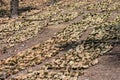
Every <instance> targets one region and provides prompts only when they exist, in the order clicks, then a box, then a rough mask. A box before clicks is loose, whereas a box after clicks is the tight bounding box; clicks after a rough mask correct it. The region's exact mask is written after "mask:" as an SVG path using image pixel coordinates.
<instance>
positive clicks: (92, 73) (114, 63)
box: [78, 44, 120, 80]
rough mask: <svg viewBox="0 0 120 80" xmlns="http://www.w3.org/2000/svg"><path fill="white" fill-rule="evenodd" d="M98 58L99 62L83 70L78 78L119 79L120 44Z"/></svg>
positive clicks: (86, 79)
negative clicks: (82, 73)
mask: <svg viewBox="0 0 120 80" xmlns="http://www.w3.org/2000/svg"><path fill="white" fill-rule="evenodd" d="M98 60H99V63H98V64H97V65H95V66H92V67H90V68H88V69H86V70H84V75H83V76H80V77H79V79H78V80H120V44H119V45H118V46H116V47H114V48H113V50H112V51H111V52H109V53H107V54H105V55H103V56H101V57H100V58H99V59H98Z"/></svg>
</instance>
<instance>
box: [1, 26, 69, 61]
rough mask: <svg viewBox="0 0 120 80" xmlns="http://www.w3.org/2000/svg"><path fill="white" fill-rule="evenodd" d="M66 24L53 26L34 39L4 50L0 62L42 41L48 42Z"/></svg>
mask: <svg viewBox="0 0 120 80" xmlns="http://www.w3.org/2000/svg"><path fill="white" fill-rule="evenodd" d="M66 25H67V24H59V25H57V26H56V25H53V26H48V27H46V28H45V29H44V30H43V31H42V32H40V33H39V34H38V35H37V36H36V37H33V38H31V39H29V40H26V41H24V42H21V43H18V44H16V45H15V46H13V47H11V48H9V49H7V50H5V53H4V54H3V52H2V54H1V56H0V60H2V59H6V58H8V57H10V56H13V55H15V54H17V53H18V52H21V51H24V50H25V49H28V48H31V47H32V46H34V45H37V44H38V43H39V44H40V43H42V42H43V41H46V40H48V39H49V38H51V37H52V36H53V35H54V34H55V33H56V32H59V31H61V30H62V29H64V28H65V27H66Z"/></svg>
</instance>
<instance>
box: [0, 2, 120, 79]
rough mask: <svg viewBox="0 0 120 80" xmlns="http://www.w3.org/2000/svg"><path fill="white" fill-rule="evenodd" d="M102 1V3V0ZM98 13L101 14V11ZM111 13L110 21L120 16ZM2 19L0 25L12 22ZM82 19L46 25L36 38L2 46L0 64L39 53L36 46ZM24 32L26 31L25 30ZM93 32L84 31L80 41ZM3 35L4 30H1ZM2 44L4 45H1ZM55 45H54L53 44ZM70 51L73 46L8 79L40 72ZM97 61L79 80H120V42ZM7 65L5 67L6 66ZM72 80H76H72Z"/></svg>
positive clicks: (85, 70)
mask: <svg viewBox="0 0 120 80" xmlns="http://www.w3.org/2000/svg"><path fill="white" fill-rule="evenodd" d="M36 1H39V0H36ZM40 1H41V0H40ZM100 1H102V0H100ZM26 2H27V0H26ZM28 2H29V1H28ZM35 3H37V2H35ZM21 4H22V3H21ZM41 4H42V3H41ZM38 5H39V4H38ZM38 5H37V4H36V6H38ZM44 6H46V5H44ZM39 7H40V6H39ZM34 11H35V10H34ZM53 11H54V10H53ZM85 12H86V13H85V14H87V11H85ZM89 12H90V13H92V12H93V11H88V14H89ZM27 13H28V14H32V11H30V12H27ZM97 13H99V11H98V12H97ZM111 13H112V14H114V15H113V16H110V17H109V20H112V18H114V16H115V17H116V16H117V15H119V11H113V12H111ZM85 14H84V15H85ZM21 15H22V16H24V15H26V13H23V14H21ZM55 15H56V14H55ZM0 19H1V20H0V25H2V24H3V25H4V24H7V23H8V22H10V21H11V19H8V18H7V17H5V18H4V17H1V18H0ZM18 19H20V18H18ZM81 19H83V17H81V16H77V17H75V18H74V19H72V20H70V21H68V22H62V23H60V24H53V25H47V27H46V25H45V28H43V29H41V30H40V31H38V33H37V34H35V35H36V36H32V38H28V39H27V40H24V41H21V42H19V41H18V42H15V45H13V46H11V47H9V48H6V47H1V46H0V60H1V62H0V64H2V63H4V61H5V62H6V61H7V59H8V61H9V58H13V59H14V58H16V56H17V57H18V56H19V55H20V53H21V54H25V55H27V54H26V53H25V51H27V50H29V49H30V52H31V53H32V52H33V53H37V52H34V51H36V50H33V48H34V47H36V45H37V47H38V45H39V44H42V43H44V42H45V41H47V40H49V39H51V38H53V39H54V36H55V35H56V33H59V32H61V31H63V30H64V29H65V28H66V26H70V25H71V24H72V23H74V22H78V21H80V20H81ZM13 21H14V20H13ZM48 23H49V22H48ZM22 30H24V28H23V29H22ZM22 30H21V31H22ZM92 30H93V28H92ZM18 32H19V31H18ZM91 32H92V31H91V30H89V28H88V29H86V31H83V32H82V33H83V34H82V35H81V36H80V37H81V38H80V39H78V41H83V40H86V39H87V37H88V36H89V33H91ZM1 34H2V29H1ZM3 40H4V38H3ZM58 40H59V38H58ZM76 41H77V40H76ZM1 42H2V39H1ZM56 42H57V41H56ZM0 44H2V43H0ZM45 44H46V43H45ZM6 45H8V44H7V41H6V43H5V46H6ZM51 45H52V44H51ZM53 45H54V43H53ZM43 47H44V46H43ZM75 48H76V47H75ZM40 49H42V48H40ZM46 49H47V48H46ZM55 49H56V47H55ZM70 49H74V48H73V47H72V46H71V45H68V46H67V47H66V48H65V49H64V50H62V51H59V54H57V55H55V56H52V57H50V58H49V59H45V60H43V61H42V63H40V64H37V65H35V66H29V67H25V70H24V69H23V70H21V71H18V72H17V73H15V74H12V75H8V77H7V78H6V79H8V80H9V79H12V78H14V77H17V76H18V77H19V76H21V75H24V74H28V71H29V70H32V71H37V70H39V68H40V67H41V66H44V64H46V63H47V62H52V60H54V59H56V58H57V57H58V56H59V57H62V56H64V55H63V54H66V53H67V52H68V51H69V50H70ZM50 50H51V49H50ZM50 50H48V51H46V53H47V52H50ZM28 52H29V51H28ZM41 52H42V51H41ZM53 52H54V51H53ZM27 56H28V55H27ZM28 57H29V56H28ZM96 60H98V61H97V62H96V63H95V65H94V66H90V67H89V68H87V69H83V72H84V74H83V75H81V76H79V77H77V80H119V79H120V42H118V43H115V45H114V46H113V48H112V50H110V51H108V52H106V53H105V54H104V55H102V56H99V57H98V58H96ZM2 61H3V62H2ZM6 64H9V62H8V63H7V62H6ZM6 64H5V65H4V66H6ZM4 66H3V67H4ZM3 67H2V66H0V70H1V72H0V73H2V69H3ZM5 69H6V68H5ZM8 70H11V68H10V69H8ZM8 73H9V71H8ZM0 77H1V75H0ZM18 79H19V78H18ZM32 80H34V79H32ZM40 80H42V79H40ZM48 80H49V79H48ZM52 80H53V79H52ZM63 80H65V79H63ZM71 80H74V79H71ZM75 80H76V79H75Z"/></svg>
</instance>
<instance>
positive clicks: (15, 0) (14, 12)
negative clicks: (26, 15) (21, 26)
mask: <svg viewBox="0 0 120 80" xmlns="http://www.w3.org/2000/svg"><path fill="white" fill-rule="evenodd" d="M10 8H11V9H10V12H11V18H16V17H18V8H19V0H11V2H10Z"/></svg>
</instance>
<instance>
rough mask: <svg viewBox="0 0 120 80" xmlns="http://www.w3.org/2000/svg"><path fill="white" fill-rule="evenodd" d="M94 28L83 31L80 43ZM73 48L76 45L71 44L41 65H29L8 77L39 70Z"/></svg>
mask: <svg viewBox="0 0 120 80" xmlns="http://www.w3.org/2000/svg"><path fill="white" fill-rule="evenodd" d="M92 30H93V28H88V29H87V30H86V31H85V32H83V33H82V36H81V38H80V39H79V40H78V43H80V42H81V41H83V40H86V39H87V37H88V36H89V33H91V32H92ZM84 35H86V36H84ZM72 48H74V47H72V45H69V46H67V47H65V48H64V49H63V50H62V51H60V52H59V54H57V55H56V56H54V57H51V58H49V59H46V60H44V61H42V63H41V64H39V65H36V66H33V67H27V68H26V69H25V70H23V71H20V72H18V73H17V74H15V75H12V76H10V77H8V79H10V78H14V77H16V76H21V75H24V74H26V73H27V72H28V71H30V70H32V71H37V70H39V69H40V68H41V67H42V66H43V65H44V64H46V63H49V62H51V61H52V60H53V59H55V58H58V57H62V56H64V54H65V53H66V52H67V51H68V50H69V49H72Z"/></svg>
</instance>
